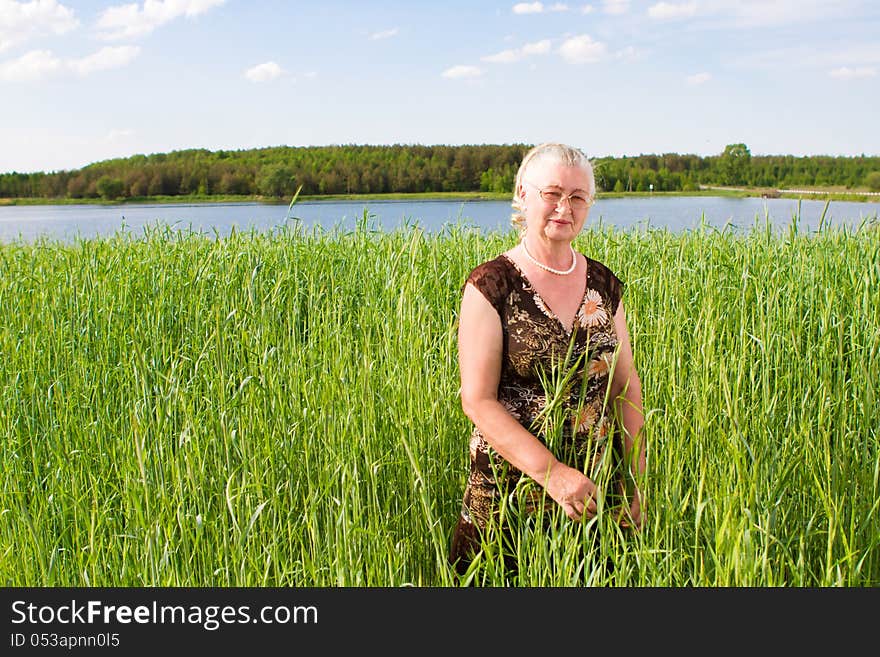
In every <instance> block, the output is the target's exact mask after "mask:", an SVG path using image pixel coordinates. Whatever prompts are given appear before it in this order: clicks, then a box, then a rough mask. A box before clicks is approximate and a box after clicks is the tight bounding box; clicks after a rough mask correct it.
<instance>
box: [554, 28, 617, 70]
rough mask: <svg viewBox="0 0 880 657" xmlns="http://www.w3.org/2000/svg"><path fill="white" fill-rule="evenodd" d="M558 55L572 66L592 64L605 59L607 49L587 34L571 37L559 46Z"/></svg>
mask: <svg viewBox="0 0 880 657" xmlns="http://www.w3.org/2000/svg"><path fill="white" fill-rule="evenodd" d="M558 52H559V54H560V55H562V57H563V58H564V59H566V60H567V61H569V62H571V63H573V64H594V63H595V62H598V61H600V60H602V59H603V58H604V57H605V54H606V52H607V49H606V47H605V44H604V43H602V42H601V41H593V38H592V37H591V36H589V35H588V34H581V35H580V36H576V37H572V38H570V39H568V40H566V41H565V42H564V43H563V44H562V45H561V46H559V51H558Z"/></svg>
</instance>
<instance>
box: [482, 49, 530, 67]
mask: <svg viewBox="0 0 880 657" xmlns="http://www.w3.org/2000/svg"><path fill="white" fill-rule="evenodd" d="M480 59H481V60H483V61H484V62H490V63H492V64H513V63H514V62H518V61H519V60H520V59H522V52H521V51H520V50H518V49H511V50H502V51H501V52H496V53H495V54H494V55H486V56H485V57H480Z"/></svg>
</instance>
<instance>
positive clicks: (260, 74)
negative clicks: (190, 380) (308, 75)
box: [244, 62, 284, 82]
mask: <svg viewBox="0 0 880 657" xmlns="http://www.w3.org/2000/svg"><path fill="white" fill-rule="evenodd" d="M282 75H284V69H283V68H281V67H280V66H279V65H278V64H276V63H275V62H263V63H262V64H257V65H256V66H254V67H252V68H249V69H248V70H246V71H245V72H244V76H245V77H246V78H247V79H248V80H250V81H251V82H269V81H270V80H274V79H275V78H277V77H280V76H282Z"/></svg>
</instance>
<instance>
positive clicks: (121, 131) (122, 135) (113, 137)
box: [104, 128, 134, 141]
mask: <svg viewBox="0 0 880 657" xmlns="http://www.w3.org/2000/svg"><path fill="white" fill-rule="evenodd" d="M133 136H134V130H132V129H131V128H114V129H113V130H111V131H110V132H108V133H107V134H106V135H104V141H122V140H124V139H128V138H129V137H133Z"/></svg>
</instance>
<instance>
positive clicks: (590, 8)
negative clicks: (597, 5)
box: [581, 5, 593, 14]
mask: <svg viewBox="0 0 880 657" xmlns="http://www.w3.org/2000/svg"><path fill="white" fill-rule="evenodd" d="M581 13H582V14H592V13H593V5H584V6H583V7H581Z"/></svg>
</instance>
